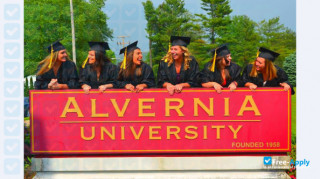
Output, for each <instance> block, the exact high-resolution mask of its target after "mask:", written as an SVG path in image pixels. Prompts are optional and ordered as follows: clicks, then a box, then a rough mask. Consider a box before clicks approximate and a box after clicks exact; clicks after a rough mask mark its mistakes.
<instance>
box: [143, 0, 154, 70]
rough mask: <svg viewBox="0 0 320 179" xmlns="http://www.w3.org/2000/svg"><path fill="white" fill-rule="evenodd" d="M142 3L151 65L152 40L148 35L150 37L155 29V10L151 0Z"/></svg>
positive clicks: (150, 63)
mask: <svg viewBox="0 0 320 179" xmlns="http://www.w3.org/2000/svg"><path fill="white" fill-rule="evenodd" d="M142 5H143V7H144V11H145V18H146V20H147V28H146V31H147V33H148V36H147V37H148V38H149V53H148V55H149V56H148V57H149V65H150V66H152V48H151V46H152V40H151V38H150V37H152V36H153V35H154V33H155V31H156V29H157V16H156V10H155V8H154V6H153V3H152V1H151V0H147V1H146V2H142Z"/></svg>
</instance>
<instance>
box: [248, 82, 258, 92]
mask: <svg viewBox="0 0 320 179" xmlns="http://www.w3.org/2000/svg"><path fill="white" fill-rule="evenodd" d="M249 89H250V90H251V91H254V90H256V89H257V85H255V84H253V83H251V84H250V85H249Z"/></svg>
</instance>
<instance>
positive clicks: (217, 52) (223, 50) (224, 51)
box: [210, 44, 230, 72]
mask: <svg viewBox="0 0 320 179" xmlns="http://www.w3.org/2000/svg"><path fill="white" fill-rule="evenodd" d="M212 52H213V61H212V65H211V69H210V71H212V72H214V69H215V65H216V58H217V57H221V56H226V55H228V54H230V51H229V49H228V47H227V45H226V44H223V45H220V46H219V47H217V48H215V49H214V50H213V51H212Z"/></svg>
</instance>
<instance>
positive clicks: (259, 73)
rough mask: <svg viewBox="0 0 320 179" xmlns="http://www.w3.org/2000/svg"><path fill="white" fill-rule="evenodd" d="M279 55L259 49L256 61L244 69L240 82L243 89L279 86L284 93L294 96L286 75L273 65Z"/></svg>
mask: <svg viewBox="0 0 320 179" xmlns="http://www.w3.org/2000/svg"><path fill="white" fill-rule="evenodd" d="M279 55H280V54H279V53H277V52H274V51H271V50H269V49H266V48H264V47H260V48H259V51H258V54H257V58H256V60H255V61H254V62H253V63H252V64H249V65H248V66H246V67H245V69H244V71H243V74H242V80H243V83H244V86H245V87H248V88H250V89H251V90H255V89H256V88H257V87H277V86H279V87H280V86H281V87H283V89H284V90H285V91H288V90H290V88H291V94H294V93H295V92H294V90H293V87H292V86H291V84H290V83H289V81H288V75H287V74H286V72H285V71H284V70H282V69H281V68H280V67H278V66H276V65H274V64H273V62H274V61H275V60H276V58H277V57H278V56H279Z"/></svg>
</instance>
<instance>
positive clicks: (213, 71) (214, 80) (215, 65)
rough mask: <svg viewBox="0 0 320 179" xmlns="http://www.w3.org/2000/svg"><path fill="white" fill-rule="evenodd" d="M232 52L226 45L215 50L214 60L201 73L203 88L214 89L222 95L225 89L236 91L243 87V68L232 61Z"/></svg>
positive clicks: (200, 78)
mask: <svg viewBox="0 0 320 179" xmlns="http://www.w3.org/2000/svg"><path fill="white" fill-rule="evenodd" d="M231 60H232V57H231V54H230V51H229V49H228V47H227V46H226V45H222V46H220V47H218V48H216V49H214V50H213V58H212V60H211V61H210V62H208V63H207V64H206V65H205V66H204V68H203V70H202V71H201V72H200V75H199V81H200V83H201V85H202V87H205V88H212V87H213V88H214V89H215V90H216V91H217V92H218V93H221V90H222V89H223V87H228V88H229V89H230V91H234V90H235V89H236V88H237V87H238V86H242V80H241V75H240V73H241V67H240V66H239V65H237V64H235V63H233V62H232V61H231Z"/></svg>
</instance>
